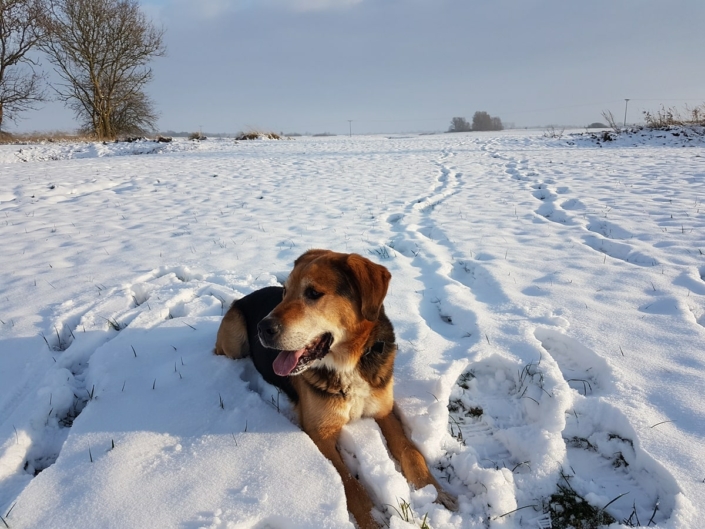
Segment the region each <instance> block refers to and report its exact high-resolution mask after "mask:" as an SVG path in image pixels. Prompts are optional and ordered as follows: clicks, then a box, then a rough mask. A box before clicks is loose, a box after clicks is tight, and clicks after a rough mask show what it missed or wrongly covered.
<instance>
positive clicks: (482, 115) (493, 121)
mask: <svg viewBox="0 0 705 529" xmlns="http://www.w3.org/2000/svg"><path fill="white" fill-rule="evenodd" d="M482 130H504V125H502V120H501V119H499V118H498V117H492V116H490V115H489V114H488V113H487V112H484V111H478V112H475V114H474V115H473V116H472V125H471V124H470V123H468V121H467V120H466V119H465V118H461V117H455V118H453V119H451V120H450V128H449V129H448V132H470V131H482Z"/></svg>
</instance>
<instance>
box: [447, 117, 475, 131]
mask: <svg viewBox="0 0 705 529" xmlns="http://www.w3.org/2000/svg"><path fill="white" fill-rule="evenodd" d="M470 130H472V127H471V126H470V123H468V120H467V119H465V118H459V117H456V118H453V119H451V120H450V128H449V129H448V132H468V131H470Z"/></svg>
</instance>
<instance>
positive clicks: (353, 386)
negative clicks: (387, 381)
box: [340, 371, 379, 421]
mask: <svg viewBox="0 0 705 529" xmlns="http://www.w3.org/2000/svg"><path fill="white" fill-rule="evenodd" d="M340 382H341V386H342V390H343V394H344V395H345V405H346V411H347V415H348V419H349V420H351V421H352V420H355V419H359V418H360V417H369V416H372V415H376V414H377V412H378V411H379V410H378V408H379V406H378V404H377V401H376V399H375V397H374V395H373V393H372V389H371V388H370V385H369V384H368V383H367V381H365V380H364V379H363V378H362V377H361V376H360V375H359V373H357V371H354V372H352V373H347V374H345V375H341V377H340Z"/></svg>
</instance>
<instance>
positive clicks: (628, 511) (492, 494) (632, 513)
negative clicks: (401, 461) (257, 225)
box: [440, 329, 679, 527]
mask: <svg viewBox="0 0 705 529" xmlns="http://www.w3.org/2000/svg"><path fill="white" fill-rule="evenodd" d="M535 336H536V338H537V340H538V341H539V342H540V343H541V345H542V347H543V348H544V350H545V353H544V355H543V358H542V360H541V362H537V363H535V364H528V365H524V366H520V365H519V364H517V363H516V362H514V361H512V360H509V359H507V358H503V357H501V356H499V355H495V356H492V357H489V358H486V359H484V360H482V361H479V362H476V363H474V364H471V365H470V366H469V368H468V369H467V370H465V372H463V374H462V375H461V376H460V377H459V378H458V380H457V382H456V385H455V386H454V388H453V390H452V392H451V396H450V401H449V405H448V410H449V432H450V433H451V435H452V436H453V437H455V439H456V440H457V441H458V442H459V444H460V448H459V449H458V450H457V451H455V452H454V453H449V455H448V456H447V457H446V458H444V459H443V460H442V461H441V464H440V469H441V471H442V472H443V473H444V474H445V475H446V477H447V480H448V481H449V483H451V485H452V486H456V487H457V488H462V487H464V488H466V489H469V490H470V492H471V493H472V494H474V496H473V497H472V498H471V500H470V505H469V506H467V505H466V506H465V509H466V510H467V509H469V511H470V514H471V515H474V516H479V517H483V518H485V519H499V518H504V517H505V516H511V517H512V518H513V520H514V523H515V524H517V526H518V527H536V526H537V523H539V522H541V523H544V524H549V521H550V520H552V522H551V523H552V524H554V525H553V526H554V527H557V526H560V527H563V526H566V527H567V526H569V525H570V523H569V522H570V520H568V519H567V516H568V514H569V513H571V512H572V511H571V509H573V508H574V507H575V505H578V504H580V505H583V507H584V509H583V510H582V511H581V512H582V514H581V515H582V516H585V517H586V518H585V519H586V523H588V521H589V522H590V523H595V524H597V525H602V524H610V523H613V522H615V521H617V522H621V523H624V524H626V525H629V526H636V525H638V524H639V523H641V525H647V524H648V523H649V522H651V525H653V524H658V523H662V522H664V521H666V520H668V518H669V516H670V514H671V512H672V511H673V508H674V505H675V497H676V495H677V494H678V492H679V487H678V485H677V483H676V481H675V479H674V478H673V477H672V476H671V475H670V474H669V473H668V472H667V471H666V470H665V469H664V468H663V467H662V466H661V465H660V464H659V463H658V462H657V461H655V460H654V459H653V458H652V457H651V456H650V455H649V454H647V453H646V452H645V451H644V450H643V449H642V448H641V446H640V443H639V439H638V436H637V434H636V431H635V430H634V429H633V428H632V426H631V425H630V424H629V421H628V420H627V418H626V417H625V416H624V414H623V413H622V412H621V411H620V410H618V409H617V408H616V407H614V406H612V405H611V404H609V403H607V402H605V401H603V400H601V399H598V398H596V396H599V395H600V394H601V393H602V392H603V391H604V390H605V389H608V388H609V387H610V386H611V384H612V373H611V369H610V367H609V365H608V364H607V362H606V361H605V360H604V359H603V358H601V357H600V356H599V355H597V354H596V353H594V352H593V351H591V350H590V349H588V348H587V347H585V346H583V345H582V344H580V343H579V342H577V341H576V340H574V339H572V338H569V337H567V336H565V335H563V334H562V333H559V332H557V331H555V330H551V329H537V330H536V331H535ZM566 386H568V387H569V388H571V389H570V390H568V391H566V390H567V387H566ZM562 418H564V420H563V419H562ZM451 452H452V451H451ZM471 496H472V495H471ZM571 502H572V503H571ZM522 506H530V508H529V507H527V508H526V509H525V510H523V509H522V510H517V511H516V512H513V513H512V514H508V513H510V512H512V511H514V510H515V509H519V507H522ZM573 522H575V521H574V520H573ZM545 526H546V527H549V526H550V525H545ZM539 527H543V526H542V525H539Z"/></svg>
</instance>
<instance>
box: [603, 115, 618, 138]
mask: <svg viewBox="0 0 705 529" xmlns="http://www.w3.org/2000/svg"><path fill="white" fill-rule="evenodd" d="M602 117H603V118H605V120H606V121H607V124H608V125H609V126H610V128H611V129H612V130H613V131H615V132H616V133H617V134H619V133H620V132H622V128H621V127H620V126H619V125H617V121H616V120H615V119H614V116H613V115H612V111H611V110H603V111H602Z"/></svg>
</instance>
